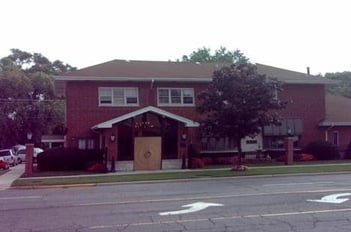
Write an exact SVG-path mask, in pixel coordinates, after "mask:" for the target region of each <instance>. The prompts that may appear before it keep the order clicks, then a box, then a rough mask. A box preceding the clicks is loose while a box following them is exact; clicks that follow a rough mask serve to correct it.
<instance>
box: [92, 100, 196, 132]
mask: <svg viewBox="0 0 351 232" xmlns="http://www.w3.org/2000/svg"><path fill="white" fill-rule="evenodd" d="M147 112H152V113H155V114H159V115H162V116H165V117H167V118H171V119H174V120H176V121H178V122H182V123H184V125H185V127H199V125H200V124H199V123H198V122H195V121H193V120H191V119H188V118H185V117H183V116H180V115H177V114H173V113H171V112H168V111H165V110H161V109H159V108H157V107H154V106H147V107H145V108H142V109H139V110H136V111H133V112H130V113H128V114H124V115H121V116H119V117H117V118H114V119H111V120H108V121H105V122H102V123H99V124H97V125H95V126H93V127H92V129H93V130H96V129H107V128H112V126H113V125H114V124H116V123H119V122H122V121H124V120H126V119H129V118H133V117H135V116H138V115H141V114H144V113H147Z"/></svg>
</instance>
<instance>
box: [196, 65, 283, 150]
mask: <svg viewBox="0 0 351 232" xmlns="http://www.w3.org/2000/svg"><path fill="white" fill-rule="evenodd" d="M280 90H281V85H280V82H278V81H277V80H275V79H268V78H267V77H266V76H265V75H261V74H258V73H257V68H256V66H255V65H253V64H250V63H239V64H232V65H230V66H226V67H223V68H221V69H220V70H217V71H215V72H214V74H213V81H212V83H211V84H210V85H209V86H208V88H207V90H206V91H204V92H202V93H201V94H200V95H199V100H200V102H201V105H199V106H198V108H197V110H198V112H199V113H201V115H202V121H201V124H200V132H201V134H202V137H208V138H225V137H228V138H231V139H234V141H235V142H236V145H237V147H238V151H239V155H241V140H242V139H243V138H245V137H246V136H249V135H255V134H257V133H259V132H260V131H261V129H262V127H263V126H264V125H268V124H271V123H277V122H278V121H279V110H281V109H282V108H284V107H285V104H286V103H284V102H282V101H280V100H279V99H278V97H277V94H278V92H279V91H280Z"/></svg>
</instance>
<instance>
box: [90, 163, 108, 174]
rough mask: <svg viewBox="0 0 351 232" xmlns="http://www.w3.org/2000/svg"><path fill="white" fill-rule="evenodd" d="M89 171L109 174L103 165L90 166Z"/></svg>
mask: <svg viewBox="0 0 351 232" xmlns="http://www.w3.org/2000/svg"><path fill="white" fill-rule="evenodd" d="M87 170H88V171H89V172H96V173H102V172H107V169H106V167H105V165H104V164H103V163H94V164H91V165H89V166H88V168H87Z"/></svg>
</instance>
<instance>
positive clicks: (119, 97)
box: [99, 87, 139, 106]
mask: <svg viewBox="0 0 351 232" xmlns="http://www.w3.org/2000/svg"><path fill="white" fill-rule="evenodd" d="M138 104H139V101H138V88H123V87H122V88H121V87H100V88H99V105H100V106H126V105H138Z"/></svg>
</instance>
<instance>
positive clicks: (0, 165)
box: [0, 157, 10, 170]
mask: <svg viewBox="0 0 351 232" xmlns="http://www.w3.org/2000/svg"><path fill="white" fill-rule="evenodd" d="M9 168H10V165H9V163H7V162H6V161H3V160H1V157H0V169H3V170H6V169H9Z"/></svg>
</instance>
